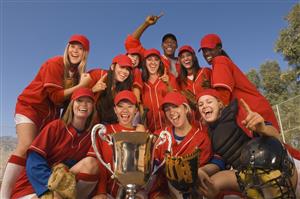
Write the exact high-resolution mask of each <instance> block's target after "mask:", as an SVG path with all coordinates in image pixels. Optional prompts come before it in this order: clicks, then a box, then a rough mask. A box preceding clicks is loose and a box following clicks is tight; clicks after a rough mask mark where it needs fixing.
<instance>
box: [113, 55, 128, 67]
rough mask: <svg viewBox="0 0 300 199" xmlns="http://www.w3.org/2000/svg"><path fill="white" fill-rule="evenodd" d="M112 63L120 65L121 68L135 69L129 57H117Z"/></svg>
mask: <svg viewBox="0 0 300 199" xmlns="http://www.w3.org/2000/svg"><path fill="white" fill-rule="evenodd" d="M112 63H113V64H119V66H121V67H129V68H132V67H133V65H132V61H131V59H130V58H129V57H128V56H127V55H123V54H120V55H117V56H115V57H114V58H113V60H112Z"/></svg>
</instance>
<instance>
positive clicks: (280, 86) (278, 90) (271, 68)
mask: <svg viewBox="0 0 300 199" xmlns="http://www.w3.org/2000/svg"><path fill="white" fill-rule="evenodd" d="M259 72H260V77H261V88H262V91H263V93H264V95H265V97H266V98H267V99H268V100H269V102H270V103H271V104H272V105H274V104H277V103H279V102H281V101H283V100H286V99H287V97H288V96H287V91H286V89H285V87H286V86H285V83H284V81H282V80H281V78H280V77H281V70H280V67H279V64H278V62H277V61H267V62H265V63H263V64H262V65H260V68H259Z"/></svg>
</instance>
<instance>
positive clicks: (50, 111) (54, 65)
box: [15, 57, 64, 129]
mask: <svg viewBox="0 0 300 199" xmlns="http://www.w3.org/2000/svg"><path fill="white" fill-rule="evenodd" d="M63 80H64V63H63V57H54V58H51V59H49V60H47V61H46V62H45V63H44V64H43V65H42V67H41V68H40V70H39V72H38V74H37V75H36V76H35V78H34V79H33V80H32V82H31V83H30V84H29V85H28V86H27V87H26V88H25V89H24V90H23V92H22V93H21V94H20V95H19V97H18V100H17V104H16V110H15V113H16V114H22V115H25V116H26V117H28V118H29V119H31V120H32V121H33V122H34V123H35V125H36V126H37V128H38V129H41V128H42V127H43V126H45V125H46V124H47V123H49V122H51V121H52V120H54V119H56V118H58V116H59V107H60V105H62V103H63V102H64V87H63Z"/></svg>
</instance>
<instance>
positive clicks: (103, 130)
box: [91, 124, 115, 177]
mask: <svg viewBox="0 0 300 199" xmlns="http://www.w3.org/2000/svg"><path fill="white" fill-rule="evenodd" d="M98 130H99V131H98ZM97 131H98V135H99V137H100V138H101V140H103V141H106V142H108V144H109V145H112V140H111V136H110V135H106V134H105V133H106V127H105V126H104V125H103V124H96V125H95V126H94V127H93V129H92V133H91V139H92V147H93V149H94V151H95V153H96V156H97V158H98V159H99V161H100V163H101V164H102V165H103V166H105V167H106V168H107V169H108V170H109V171H110V172H111V173H112V174H113V177H114V176H115V174H114V172H113V171H112V169H111V165H110V163H106V162H104V160H103V159H102V157H101V155H100V153H99V150H98V148H97V144H96V132H97Z"/></svg>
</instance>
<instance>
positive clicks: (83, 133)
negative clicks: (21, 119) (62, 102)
mask: <svg viewBox="0 0 300 199" xmlns="http://www.w3.org/2000/svg"><path fill="white" fill-rule="evenodd" d="M95 118H96V109H95V101H94V94H93V92H92V91H91V90H90V89H88V88H79V89H76V90H75V91H74V92H73V94H72V97H71V102H70V103H69V106H68V108H67V110H66V112H65V114H64V116H63V118H62V119H57V120H54V121H52V122H50V123H49V124H47V125H46V126H45V127H44V128H43V129H42V131H41V132H40V133H39V135H38V136H37V137H36V138H35V139H34V141H33V142H32V144H31V146H30V147H29V150H28V158H27V162H26V170H25V169H24V170H23V171H22V173H21V175H20V177H19V178H18V181H17V182H16V186H15V187H14V189H13V191H12V196H11V198H32V197H33V198H37V197H38V198H47V196H48V198H50V196H51V195H52V194H53V192H52V191H50V190H49V189H48V186H47V184H48V181H49V178H50V176H51V174H52V171H51V168H52V167H53V166H54V165H56V164H58V163H64V164H65V165H67V166H68V167H72V166H73V165H74V164H76V163H77V162H78V161H80V160H81V159H82V158H83V157H85V156H86V153H87V152H88V150H89V148H90V146H91V139H90V132H91V129H92V127H93V125H94V124H95ZM86 178H87V175H84V174H81V173H79V174H77V176H76V179H77V180H78V183H77V189H78V191H77V193H78V194H77V198H83V197H81V196H82V192H83V191H84V190H85V189H83V190H81V187H84V185H85V184H88V183H89V182H86V181H87V180H86ZM94 178H95V179H97V177H94ZM54 195H57V193H56V192H55V193H54ZM55 198H60V197H59V195H57V197H55Z"/></svg>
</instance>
